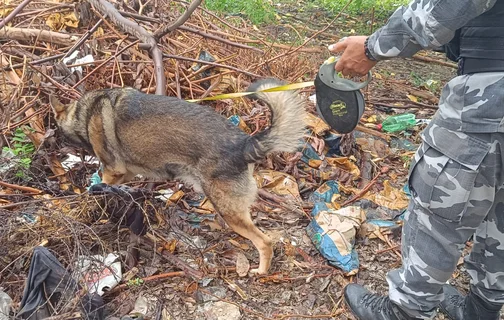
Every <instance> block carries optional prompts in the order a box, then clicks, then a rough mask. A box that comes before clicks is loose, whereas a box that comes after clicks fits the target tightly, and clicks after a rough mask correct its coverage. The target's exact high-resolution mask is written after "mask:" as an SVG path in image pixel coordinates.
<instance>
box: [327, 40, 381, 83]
mask: <svg viewBox="0 0 504 320" xmlns="http://www.w3.org/2000/svg"><path fill="white" fill-rule="evenodd" d="M366 38H367V37H366V36H352V37H348V38H343V39H342V41H339V42H337V43H335V44H332V45H330V46H329V51H331V52H334V53H336V52H341V51H343V54H342V55H341V57H340V58H339V59H338V62H336V65H335V67H334V68H335V69H336V71H337V72H341V73H342V74H343V75H344V76H351V77H354V76H364V75H366V74H367V73H368V72H369V70H371V69H372V68H373V67H374V66H375V65H376V63H377V61H372V60H369V59H368V57H367V56H366V54H365V52H364V43H365V42H366Z"/></svg>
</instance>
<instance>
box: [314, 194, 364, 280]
mask: <svg viewBox="0 0 504 320" xmlns="http://www.w3.org/2000/svg"><path fill="white" fill-rule="evenodd" d="M312 217H313V219H312V220H311V222H310V224H309V225H308V227H307V228H306V231H307V233H308V236H309V237H310V239H311V240H312V242H313V244H314V245H315V247H316V248H317V250H319V251H320V253H321V254H322V256H323V257H324V258H326V259H327V260H328V262H329V264H331V265H333V266H336V267H338V268H340V269H342V270H343V271H344V272H345V273H346V274H347V275H354V274H356V273H357V272H358V271H359V258H358V255H357V251H356V250H355V248H354V244H355V236H356V234H357V231H358V229H359V228H360V226H361V224H362V223H363V222H364V221H365V220H366V216H365V213H364V211H363V210H362V208H360V207H357V206H349V207H345V208H342V209H339V210H334V209H330V208H328V207H327V206H326V205H325V203H323V202H318V203H317V204H316V205H315V207H314V208H313V210H312Z"/></svg>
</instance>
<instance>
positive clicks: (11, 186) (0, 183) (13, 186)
mask: <svg viewBox="0 0 504 320" xmlns="http://www.w3.org/2000/svg"><path fill="white" fill-rule="evenodd" d="M0 186H2V187H4V188H9V189H14V190H19V191H24V192H28V193H35V194H41V193H42V191H40V190H39V189H35V188H30V187H25V186H19V185H17V184H10V183H7V182H3V181H0Z"/></svg>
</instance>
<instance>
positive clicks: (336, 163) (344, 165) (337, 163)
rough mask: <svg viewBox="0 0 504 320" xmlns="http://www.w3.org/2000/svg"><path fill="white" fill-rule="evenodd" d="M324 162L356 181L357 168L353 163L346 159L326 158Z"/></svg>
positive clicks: (358, 172)
mask: <svg viewBox="0 0 504 320" xmlns="http://www.w3.org/2000/svg"><path fill="white" fill-rule="evenodd" d="M325 160H326V161H327V163H328V164H329V165H331V166H333V167H337V168H340V169H342V170H343V171H346V172H348V173H350V174H351V175H352V177H353V179H354V180H356V179H358V178H359V177H360V169H359V167H357V165H356V164H355V163H353V162H351V161H350V160H349V159H348V158H346V157H339V158H326V159H325Z"/></svg>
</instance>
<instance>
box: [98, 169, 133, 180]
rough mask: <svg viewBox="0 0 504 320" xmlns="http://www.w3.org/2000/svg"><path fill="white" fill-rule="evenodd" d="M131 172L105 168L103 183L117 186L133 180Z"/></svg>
mask: <svg viewBox="0 0 504 320" xmlns="http://www.w3.org/2000/svg"><path fill="white" fill-rule="evenodd" d="M133 177H134V175H133V174H132V173H131V172H128V171H126V170H125V171H123V170H117V169H116V168H111V167H107V166H106V167H104V168H103V172H102V182H103V183H106V184H108V185H117V184H121V183H123V182H127V181H129V180H131V179H133Z"/></svg>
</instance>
